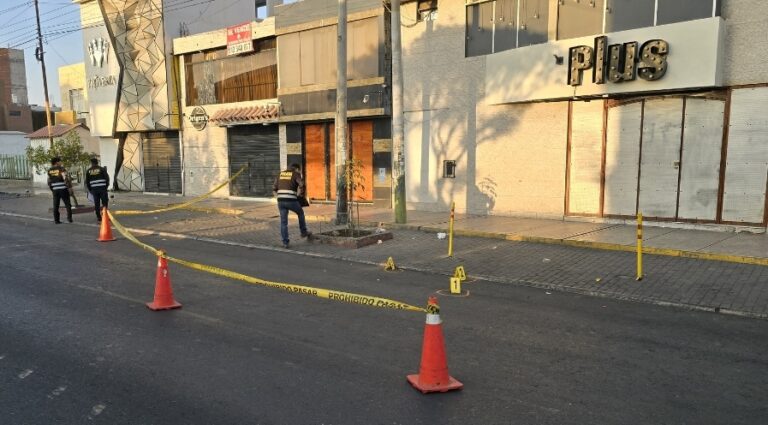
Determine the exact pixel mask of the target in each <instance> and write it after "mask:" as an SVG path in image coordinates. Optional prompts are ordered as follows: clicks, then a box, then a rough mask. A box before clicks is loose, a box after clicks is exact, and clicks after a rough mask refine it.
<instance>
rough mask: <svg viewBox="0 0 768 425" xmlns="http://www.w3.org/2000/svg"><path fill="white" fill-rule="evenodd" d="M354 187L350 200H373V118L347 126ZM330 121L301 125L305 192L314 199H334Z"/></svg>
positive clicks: (334, 175) (332, 135)
mask: <svg viewBox="0 0 768 425" xmlns="http://www.w3.org/2000/svg"><path fill="white" fill-rule="evenodd" d="M348 130H349V140H350V142H351V143H349V146H350V149H351V152H350V154H351V156H352V160H353V163H354V164H355V165H354V167H355V170H354V172H355V181H356V183H357V187H356V190H355V193H354V200H356V201H361V202H372V201H373V121H352V122H350V123H349V126H348ZM334 138H335V126H334V124H333V123H321V124H306V125H305V126H304V158H305V163H306V166H305V167H306V172H305V177H306V180H307V194H308V195H309V197H310V199H314V200H335V199H336V149H335V139H334Z"/></svg>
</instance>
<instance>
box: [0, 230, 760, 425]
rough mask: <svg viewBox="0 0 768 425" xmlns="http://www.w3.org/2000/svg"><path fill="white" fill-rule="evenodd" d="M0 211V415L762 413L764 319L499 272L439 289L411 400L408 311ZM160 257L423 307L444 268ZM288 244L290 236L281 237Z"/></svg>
mask: <svg viewBox="0 0 768 425" xmlns="http://www.w3.org/2000/svg"><path fill="white" fill-rule="evenodd" d="M96 236H97V231H96V229H95V228H93V227H87V226H81V225H77V224H74V225H67V224H62V225H58V226H56V225H53V224H52V223H51V222H50V220H45V221H43V220H34V219H23V218H15V217H9V216H2V217H0V248H2V254H3V255H1V256H0V423H3V424H81V423H103V424H512V423H514V424H574V425H575V424H579V425H582V424H729V425H732V424H765V423H766V418H768V385H767V384H766V383H768V322H767V321H764V320H757V319H747V318H740V317H735V316H724V315H718V314H712V313H701V312H691V311H685V310H678V309H673V308H667V307H659V306H653V305H648V304H635V303H630V302H623V301H615V300H610V299H605V298H593V297H588V296H583V295H575V294H568V293H560V292H548V291H546V290H543V289H535V288H528V287H521V286H517V285H512V284H501V283H492V282H485V281H476V282H471V283H467V284H465V286H464V287H465V289H468V290H469V291H470V295H469V296H468V297H450V296H440V297H439V300H440V304H441V307H442V318H443V321H444V324H443V330H444V332H445V334H446V340H447V346H446V349H447V352H448V363H449V367H450V371H451V375H452V376H454V377H455V378H457V379H459V380H460V381H462V382H463V383H464V385H465V387H464V389H463V390H462V391H459V392H452V393H447V394H431V395H422V394H421V393H419V392H417V391H415V390H414V389H413V388H411V387H410V386H409V385H408V384H407V382H406V380H405V376H406V375H407V374H411V373H416V372H417V371H418V367H419V358H420V353H421V338H422V332H423V326H424V315H423V314H421V313H413V312H403V311H395V310H383V309H374V308H369V307H363V306H358V305H351V304H344V303H338V302H332V301H328V300H322V299H318V298H313V297H309V296H304V295H294V294H288V293H286V292H282V291H278V290H274V289H270V288H265V287H261V286H253V285H248V284H245V283H242V282H237V281H231V280H227V279H224V278H220V277H216V276H212V275H208V274H204V273H201V272H197V271H193V270H189V269H185V268H182V267H180V266H178V265H175V264H170V274H171V279H172V282H173V289H174V293H175V297H176V299H177V300H178V301H179V302H181V303H182V304H183V305H184V307H183V308H182V309H180V310H174V311H165V312H152V311H150V310H148V309H147V308H146V307H145V306H144V302H146V301H150V300H151V299H152V293H153V288H154V275H155V267H156V259H155V258H154V257H152V256H151V255H150V254H148V253H147V252H145V251H142V250H141V249H139V248H138V247H136V246H135V245H133V244H131V243H130V242H128V241H126V240H125V239H124V238H121V237H119V235H118V234H116V236H118V237H119V240H118V241H116V242H111V243H98V242H96V241H95V238H96ZM142 240H143V241H144V242H146V243H149V244H150V245H153V246H156V247H159V248H163V249H166V250H168V252H169V254H170V255H173V256H175V257H179V258H183V259H188V260H191V261H196V262H201V263H204V264H210V265H216V266H219V267H223V268H226V269H230V270H234V271H237V272H241V273H246V274H249V275H252V276H256V277H260V278H264V279H268V280H275V281H280V282H287V283H296V284H303V285H308V286H316V287H321V288H332V289H337V290H342V291H349V292H356V293H362V294H368V295H375V296H381V297H386V298H391V299H395V300H399V301H403V302H406V303H409V304H414V305H424V304H425V303H426V299H427V297H428V296H429V295H430V294H433V293H434V292H435V291H436V290H438V289H447V288H448V281H447V279H446V277H445V276H442V275H437V274H427V273H417V272H395V273H386V272H383V271H382V270H381V269H380V268H376V267H374V266H370V265H364V264H358V263H350V262H345V261H340V260H333V259H323V258H312V257H308V256H304V255H297V254H293V253H287V252H276V251H266V250H257V249H247V248H242V247H232V246H224V245H219V244H212V243H205V242H196V241H190V240H173V239H167V240H166V239H162V238H160V237H154V236H153V237H145V238H142ZM296 243H297V244H300V243H302V242H298V241H297V242H296Z"/></svg>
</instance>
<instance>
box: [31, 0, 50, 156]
mask: <svg viewBox="0 0 768 425" xmlns="http://www.w3.org/2000/svg"><path fill="white" fill-rule="evenodd" d="M35 16H36V17H37V55H36V56H37V60H39V61H40V65H42V68H43V93H44V94H45V120H46V123H47V124H48V143H50V144H51V145H50V146H49V148H53V135H52V133H51V130H52V128H51V104H50V102H49V101H48V77H47V75H46V73H45V53H44V52H43V34H42V32H41V31H40V9H39V8H38V5H37V0H35Z"/></svg>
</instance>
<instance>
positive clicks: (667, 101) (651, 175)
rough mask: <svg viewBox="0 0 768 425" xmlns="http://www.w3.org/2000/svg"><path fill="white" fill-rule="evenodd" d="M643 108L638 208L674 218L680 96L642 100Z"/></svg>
mask: <svg viewBox="0 0 768 425" xmlns="http://www.w3.org/2000/svg"><path fill="white" fill-rule="evenodd" d="M644 111H645V112H644V117H643V147H642V156H641V158H640V196H639V205H638V210H639V211H640V212H642V213H643V215H645V216H647V217H658V218H675V216H676V213H677V188H678V180H679V178H680V141H681V140H682V134H683V99H682V98H663V99H652V100H646V101H645V110H644Z"/></svg>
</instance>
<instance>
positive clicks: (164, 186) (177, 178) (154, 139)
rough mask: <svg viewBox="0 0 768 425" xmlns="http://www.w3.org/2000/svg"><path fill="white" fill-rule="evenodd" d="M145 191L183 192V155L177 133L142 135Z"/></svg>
mask: <svg viewBox="0 0 768 425" xmlns="http://www.w3.org/2000/svg"><path fill="white" fill-rule="evenodd" d="M142 154H143V159H144V191H145V192H155V193H181V155H180V153H179V136H178V134H177V133H145V134H143V136H142Z"/></svg>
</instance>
